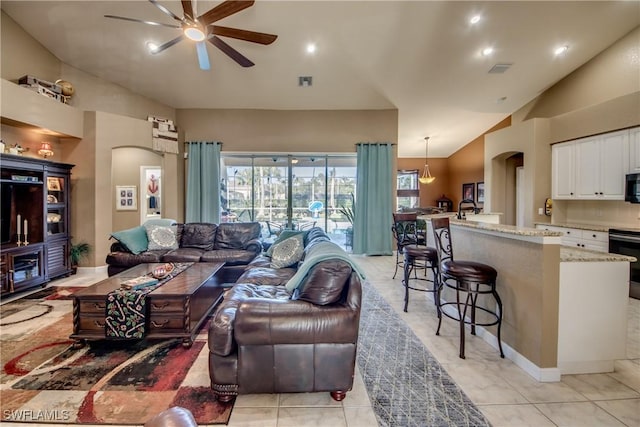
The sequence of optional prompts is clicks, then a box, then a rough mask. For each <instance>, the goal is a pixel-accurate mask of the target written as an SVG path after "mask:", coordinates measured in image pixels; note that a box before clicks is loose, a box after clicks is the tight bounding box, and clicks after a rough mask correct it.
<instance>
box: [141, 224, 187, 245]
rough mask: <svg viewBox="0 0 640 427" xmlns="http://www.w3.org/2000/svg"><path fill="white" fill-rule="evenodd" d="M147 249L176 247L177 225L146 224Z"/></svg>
mask: <svg viewBox="0 0 640 427" xmlns="http://www.w3.org/2000/svg"><path fill="white" fill-rule="evenodd" d="M144 228H145V229H146V230H147V238H148V239H149V250H150V251H153V250H159V249H178V246H179V245H178V239H177V237H176V236H177V231H178V226H177V225H171V226H168V227H163V226H161V225H146V226H145V227H144Z"/></svg>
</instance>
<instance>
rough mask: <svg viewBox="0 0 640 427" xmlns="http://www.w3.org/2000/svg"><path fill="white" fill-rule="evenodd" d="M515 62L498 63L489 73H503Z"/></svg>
mask: <svg viewBox="0 0 640 427" xmlns="http://www.w3.org/2000/svg"><path fill="white" fill-rule="evenodd" d="M512 65H513V64H496V65H494V66H493V67H491V69H490V70H489V74H502V73H504V72H505V71H507V70H508V69H509V68H511V66H512Z"/></svg>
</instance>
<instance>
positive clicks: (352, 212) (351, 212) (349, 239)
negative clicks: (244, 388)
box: [338, 193, 356, 249]
mask: <svg viewBox="0 0 640 427" xmlns="http://www.w3.org/2000/svg"><path fill="white" fill-rule="evenodd" d="M338 211H339V212H340V213H341V214H342V215H343V216H344V217H345V218H346V219H347V221H349V224H351V226H349V227H347V229H346V230H345V242H344V245H345V247H347V246H348V247H350V248H352V249H353V220H354V219H355V217H356V198H355V197H354V195H353V193H351V206H340V209H338Z"/></svg>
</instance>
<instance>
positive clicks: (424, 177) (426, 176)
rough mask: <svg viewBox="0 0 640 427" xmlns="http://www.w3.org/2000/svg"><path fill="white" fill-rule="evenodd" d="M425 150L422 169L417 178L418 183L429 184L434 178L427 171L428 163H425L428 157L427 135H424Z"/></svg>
mask: <svg viewBox="0 0 640 427" xmlns="http://www.w3.org/2000/svg"><path fill="white" fill-rule="evenodd" d="M424 140H425V152H424V171H423V172H422V176H421V177H420V178H418V181H420V184H431V183H432V182H433V181H435V180H436V177H435V176H431V172H430V171H429V165H428V164H427V160H428V158H429V137H428V136H427V137H425V138H424Z"/></svg>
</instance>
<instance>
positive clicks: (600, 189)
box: [575, 130, 629, 200]
mask: <svg viewBox="0 0 640 427" xmlns="http://www.w3.org/2000/svg"><path fill="white" fill-rule="evenodd" d="M575 149H576V151H575V153H576V165H577V167H576V176H575V180H576V197H577V198H578V199H607V200H624V183H625V175H626V173H627V170H628V169H627V165H626V163H627V160H626V159H627V157H628V152H629V131H628V130H624V131H619V132H612V133H607V134H604V135H598V136H594V137H591V138H585V139H583V140H580V141H578V143H577V144H576V146H575Z"/></svg>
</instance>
